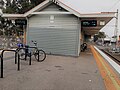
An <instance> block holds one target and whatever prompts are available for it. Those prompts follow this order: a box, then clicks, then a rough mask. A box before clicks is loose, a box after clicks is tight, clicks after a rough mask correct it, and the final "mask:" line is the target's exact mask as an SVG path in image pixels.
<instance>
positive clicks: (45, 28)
mask: <svg viewBox="0 0 120 90" xmlns="http://www.w3.org/2000/svg"><path fill="white" fill-rule="evenodd" d="M3 17H4V18H9V19H12V20H15V19H21V20H22V19H26V20H27V25H26V28H25V30H24V42H25V43H26V44H28V45H30V42H31V41H32V40H33V41H37V43H38V48H40V49H43V50H44V51H45V52H46V53H48V54H56V55H69V56H79V55H80V45H81V44H82V43H83V42H85V41H87V40H88V39H90V38H91V36H93V35H94V34H96V33H98V31H99V30H100V29H102V28H103V27H104V26H105V25H106V24H107V23H108V22H109V21H110V20H111V19H112V18H114V17H115V12H101V13H89V14H81V13H80V12H78V11H76V10H75V9H74V8H73V7H70V6H68V5H66V4H64V3H63V2H61V1H55V0H45V1H44V2H43V3H41V4H39V5H38V6H36V7H34V8H33V9H31V10H29V11H28V12H26V13H24V14H3Z"/></svg>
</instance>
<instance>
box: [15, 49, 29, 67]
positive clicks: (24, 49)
mask: <svg viewBox="0 0 120 90" xmlns="http://www.w3.org/2000/svg"><path fill="white" fill-rule="evenodd" d="M20 49H24V50H25V60H27V56H28V55H27V53H26V50H28V49H27V48H17V49H16V51H17V53H18V52H19V50H20ZM29 54H30V59H29V65H31V53H29ZM19 59H20V55H19Z"/></svg>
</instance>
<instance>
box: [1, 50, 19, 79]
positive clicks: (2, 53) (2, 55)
mask: <svg viewBox="0 0 120 90" xmlns="http://www.w3.org/2000/svg"><path fill="white" fill-rule="evenodd" d="M6 51H10V52H15V64H16V63H17V55H18V54H17V51H16V50H9V49H6V50H3V51H2V52H1V78H3V57H4V52H6ZM17 70H18V71H20V58H19V55H18V69H17Z"/></svg>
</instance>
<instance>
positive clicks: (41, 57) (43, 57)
mask: <svg viewBox="0 0 120 90" xmlns="http://www.w3.org/2000/svg"><path fill="white" fill-rule="evenodd" d="M34 55H35V59H37V60H38V50H37V51H36V54H34ZM45 58H46V53H45V52H44V51H43V50H39V60H38V61H39V62H42V61H44V60H45Z"/></svg>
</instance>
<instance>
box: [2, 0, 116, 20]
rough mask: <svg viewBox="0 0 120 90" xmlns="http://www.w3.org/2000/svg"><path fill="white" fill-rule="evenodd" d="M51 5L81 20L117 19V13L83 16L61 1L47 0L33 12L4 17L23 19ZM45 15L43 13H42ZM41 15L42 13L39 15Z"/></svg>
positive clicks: (33, 9) (5, 15)
mask: <svg viewBox="0 0 120 90" xmlns="http://www.w3.org/2000/svg"><path fill="white" fill-rule="evenodd" d="M51 3H55V4H57V5H59V6H61V7H62V8H64V9H66V10H67V11H69V12H70V13H69V14H74V15H75V16H77V17H80V18H88V17H111V18H112V17H115V12H101V13H89V14H81V13H80V12H79V11H77V10H75V9H74V8H73V7H71V6H68V5H66V4H65V3H63V2H61V1H60V0H45V1H44V2H42V3H41V4H39V5H37V6H36V7H34V8H32V9H31V10H29V11H27V12H26V13H24V14H3V17H8V18H13V17H16V18H21V17H22V18H23V17H27V16H29V15H31V14H34V13H35V12H36V13H38V12H37V11H39V10H41V9H43V8H45V7H46V6H48V5H50V4H51ZM41 13H42V14H43V12H41ZM38 14H40V13H38Z"/></svg>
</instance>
